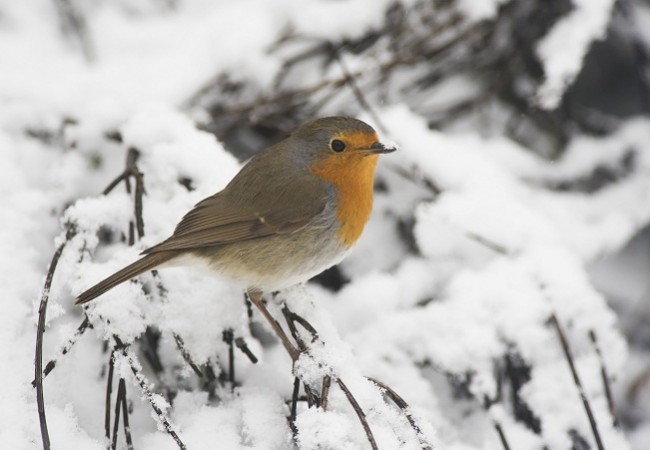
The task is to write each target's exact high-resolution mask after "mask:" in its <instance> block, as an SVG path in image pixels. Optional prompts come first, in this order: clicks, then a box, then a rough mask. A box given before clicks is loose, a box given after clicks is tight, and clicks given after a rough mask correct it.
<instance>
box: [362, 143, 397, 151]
mask: <svg viewBox="0 0 650 450" xmlns="http://www.w3.org/2000/svg"><path fill="white" fill-rule="evenodd" d="M395 150H397V147H387V146H385V145H384V144H382V143H381V142H375V143H374V144H372V145H371V146H370V148H367V149H366V152H367V153H372V154H380V153H393V152H394V151H395Z"/></svg>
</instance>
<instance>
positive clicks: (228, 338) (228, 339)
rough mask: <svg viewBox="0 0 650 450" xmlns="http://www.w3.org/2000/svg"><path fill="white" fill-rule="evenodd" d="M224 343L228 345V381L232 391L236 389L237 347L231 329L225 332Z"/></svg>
mask: <svg viewBox="0 0 650 450" xmlns="http://www.w3.org/2000/svg"><path fill="white" fill-rule="evenodd" d="M223 341H224V342H225V343H226V344H228V381H229V382H230V389H231V390H234V389H235V347H234V345H233V332H232V330H231V329H227V330H223Z"/></svg>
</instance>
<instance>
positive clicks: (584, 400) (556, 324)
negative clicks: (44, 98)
mask: <svg viewBox="0 0 650 450" xmlns="http://www.w3.org/2000/svg"><path fill="white" fill-rule="evenodd" d="M550 320H551V323H552V324H553V326H554V327H555V331H556V332H557V335H558V337H559V338H560V343H561V344H562V350H563V351H564V356H565V357H566V360H567V363H568V364H569V369H571V375H573V382H574V383H575V385H576V388H577V389H578V394H580V398H581V399H582V405H583V406H584V408H585V412H586V413H587V418H588V419H589V425H590V426H591V432H592V433H593V435H594V440H595V441H596V446H597V447H598V450H604V448H605V447H604V446H603V441H602V440H601V438H600V432H599V431H598V424H597V423H596V419H595V418H594V414H593V412H592V410H591V404H590V403H589V399H588V398H587V394H586V392H585V390H584V388H583V387H582V382H581V381H580V377H579V376H578V371H577V370H576V367H575V363H574V362H573V356H572V355H571V349H570V348H569V342H568V341H567V338H566V335H565V334H564V330H563V329H562V326H561V325H560V322H559V321H558V319H557V316H556V315H555V314H554V313H553V314H551V319H550Z"/></svg>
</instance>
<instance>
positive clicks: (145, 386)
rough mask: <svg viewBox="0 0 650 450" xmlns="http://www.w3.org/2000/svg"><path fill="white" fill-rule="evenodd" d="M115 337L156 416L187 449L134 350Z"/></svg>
mask: <svg viewBox="0 0 650 450" xmlns="http://www.w3.org/2000/svg"><path fill="white" fill-rule="evenodd" d="M113 339H114V340H115V343H116V346H115V347H116V350H117V351H119V352H120V354H121V355H122V357H123V358H125V360H126V362H127V363H128V365H129V367H130V368H131V372H133V375H134V376H135V379H136V381H137V382H138V385H139V386H140V390H142V393H143V394H144V396H145V397H146V398H147V400H148V401H149V404H150V405H151V408H152V409H153V411H154V412H155V413H156V416H158V420H159V421H160V424H161V425H162V426H163V428H164V429H165V431H166V432H167V433H168V434H169V435H170V436H171V437H172V438H173V439H174V441H176V444H178V447H179V448H180V449H181V450H186V449H187V447H186V446H185V444H184V443H183V441H181V438H180V437H179V436H178V434H177V433H176V431H175V430H174V428H175V427H174V426H173V425H172V423H171V420H170V419H169V417H168V415H167V414H166V413H165V412H164V411H163V410H162V409H161V407H160V406H159V405H158V403H157V401H156V398H155V394H154V393H153V391H152V390H151V388H150V387H149V382H148V381H147V378H146V377H145V376H144V374H143V373H142V371H141V370H140V369H139V367H140V364H139V363H138V362H137V358H136V357H135V355H133V352H131V349H130V347H129V346H128V345H125V344H124V343H123V342H122V341H121V340H120V338H119V337H118V336H113Z"/></svg>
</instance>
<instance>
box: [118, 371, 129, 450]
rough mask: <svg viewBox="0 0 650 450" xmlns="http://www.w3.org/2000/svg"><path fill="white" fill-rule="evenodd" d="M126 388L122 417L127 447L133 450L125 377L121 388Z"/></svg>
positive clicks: (122, 379)
mask: <svg viewBox="0 0 650 450" xmlns="http://www.w3.org/2000/svg"><path fill="white" fill-rule="evenodd" d="M122 388H123V389H124V395H123V396H122V417H123V418H124V438H125V439H126V448H127V449H128V450H133V439H132V438H131V425H129V407H128V404H127V401H126V381H124V378H120V386H119V388H118V390H119V389H122Z"/></svg>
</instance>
